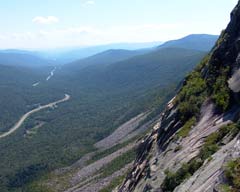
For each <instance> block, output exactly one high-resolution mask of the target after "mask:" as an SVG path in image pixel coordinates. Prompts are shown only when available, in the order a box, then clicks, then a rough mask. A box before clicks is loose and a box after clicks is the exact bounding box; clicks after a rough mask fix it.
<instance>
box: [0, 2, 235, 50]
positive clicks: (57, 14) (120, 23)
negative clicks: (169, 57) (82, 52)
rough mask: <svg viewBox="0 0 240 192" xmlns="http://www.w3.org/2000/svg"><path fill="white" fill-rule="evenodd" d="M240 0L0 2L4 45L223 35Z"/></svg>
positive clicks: (42, 45) (0, 32)
mask: <svg viewBox="0 0 240 192" xmlns="http://www.w3.org/2000/svg"><path fill="white" fill-rule="evenodd" d="M237 2H238V0H0V18H1V19H0V42H1V43H0V49H9V48H18V49H20V48H22V49H49V48H61V47H75V46H89V45H100V44H110V43H120V42H152V41H167V40H172V39H177V38H180V37H183V36H186V35H188V34H202V33H205V34H216V35H217V34H220V32H221V30H223V29H224V28H225V27H226V25H227V24H228V22H229V20H230V12H231V10H232V9H233V8H234V6H235V5H236V4H237Z"/></svg>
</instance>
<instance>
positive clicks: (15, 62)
mask: <svg viewBox="0 0 240 192" xmlns="http://www.w3.org/2000/svg"><path fill="white" fill-rule="evenodd" d="M0 64H1V65H7V66H19V67H42V66H51V65H53V64H52V62H51V61H49V60H46V59H43V58H41V57H38V56H36V55H35V53H32V52H28V51H21V50H5V51H0Z"/></svg>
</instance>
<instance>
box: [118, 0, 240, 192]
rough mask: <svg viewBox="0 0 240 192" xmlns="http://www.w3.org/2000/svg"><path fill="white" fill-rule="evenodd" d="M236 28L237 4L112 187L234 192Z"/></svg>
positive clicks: (238, 136)
mask: <svg viewBox="0 0 240 192" xmlns="http://www.w3.org/2000/svg"><path fill="white" fill-rule="evenodd" d="M239 26H240V2H239V3H238V5H237V6H236V7H235V9H234V10H233V12H232V14H231V22H230V24H229V25H228V27H227V28H226V30H225V31H224V32H223V33H222V34H221V36H220V38H219V39H218V42H217V43H216V46H215V47H214V49H213V50H212V52H211V53H210V54H209V55H208V56H207V57H205V58H204V60H203V61H202V62H201V64H200V65H199V66H198V67H197V68H196V69H195V70H194V71H193V72H192V73H191V74H190V75H188V76H187V77H186V79H185V82H184V85H183V87H182V88H181V89H180V91H179V93H178V94H177V95H176V97H174V98H173V99H172V100H171V101H170V102H169V103H168V105H167V106H166V109H165V110H164V112H163V113H162V115H161V118H160V119H159V122H158V123H157V124H156V125H155V126H154V127H153V130H152V132H151V133H150V134H149V135H147V136H146V137H145V138H144V140H143V141H142V142H141V144H140V145H139V148H138V154H137V158H136V160H135V162H134V166H133V169H132V171H131V172H130V173H129V174H128V176H127V178H126V179H125V181H124V183H123V184H122V185H121V186H120V187H119V188H118V191H120V192H125V191H126V192H130V191H136V192H140V191H160V192H161V191H162V192H168V191H174V192H185V191H189V192H196V191H197V192H213V191H214V192H216V191H217V192H220V191H231V192H235V191H239V190H240V185H239V182H240V181H239V178H240V177H239V175H240V170H239V161H240V145H239V143H240V124H239V120H240V117H239V112H240V107H239V90H240V89H239V87H240V82H239V79H238V78H237V77H238V76H239V67H240V65H239V53H240V49H239V46H238V44H239V37H240V30H239V29H240V28H239Z"/></svg>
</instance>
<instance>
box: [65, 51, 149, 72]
mask: <svg viewBox="0 0 240 192" xmlns="http://www.w3.org/2000/svg"><path fill="white" fill-rule="evenodd" d="M150 51H151V49H141V50H134V51H130V50H124V49H111V50H107V51H104V52H101V53H98V54H96V55H93V56H91V57H88V58H85V59H81V60H77V61H74V62H72V63H70V64H67V66H66V67H67V68H74V69H75V70H79V69H82V68H84V67H88V66H92V65H101V66H105V65H110V64H112V63H116V62H120V61H123V60H127V59H129V58H131V57H134V56H137V55H142V54H145V53H147V52H150Z"/></svg>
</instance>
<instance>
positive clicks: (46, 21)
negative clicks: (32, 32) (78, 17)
mask: <svg viewBox="0 0 240 192" xmlns="http://www.w3.org/2000/svg"><path fill="white" fill-rule="evenodd" d="M32 21H33V22H34V23H38V24H53V23H58V22H59V19H58V18H57V17H55V16H47V17H42V16H37V17H34V18H33V19H32Z"/></svg>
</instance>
